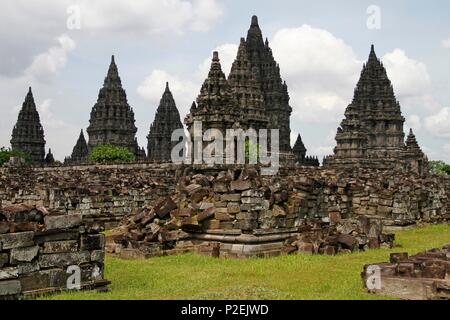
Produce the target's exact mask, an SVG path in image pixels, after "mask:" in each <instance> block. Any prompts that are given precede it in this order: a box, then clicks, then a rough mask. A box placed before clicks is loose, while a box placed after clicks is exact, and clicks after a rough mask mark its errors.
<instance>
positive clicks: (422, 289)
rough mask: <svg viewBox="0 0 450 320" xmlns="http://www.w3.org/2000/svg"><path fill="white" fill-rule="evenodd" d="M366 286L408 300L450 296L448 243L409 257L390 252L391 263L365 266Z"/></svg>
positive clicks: (446, 297) (374, 290)
mask: <svg viewBox="0 0 450 320" xmlns="http://www.w3.org/2000/svg"><path fill="white" fill-rule="evenodd" d="M361 276H362V279H363V282H364V286H365V288H366V289H367V290H368V291H369V292H371V293H376V294H381V295H386V296H391V297H397V298H401V299H407V300H435V299H450V244H448V245H446V246H444V247H443V248H442V249H432V250H429V251H425V252H422V253H419V254H416V255H414V256H411V257H408V253H406V252H405V253H393V254H391V257H390V263H379V264H372V265H366V266H364V271H363V272H362V273H361Z"/></svg>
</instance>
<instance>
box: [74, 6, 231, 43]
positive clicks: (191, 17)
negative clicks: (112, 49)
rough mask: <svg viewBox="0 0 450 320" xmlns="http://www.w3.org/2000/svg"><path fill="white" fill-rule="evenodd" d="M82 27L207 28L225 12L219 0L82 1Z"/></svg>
mask: <svg viewBox="0 0 450 320" xmlns="http://www.w3.org/2000/svg"><path fill="white" fill-rule="evenodd" d="M80 7H81V16H82V28H86V29H90V30H100V31H116V32H120V33H134V32H146V33H149V34H154V35H155V34H163V33H166V32H169V33H177V34H183V33H184V32H185V31H186V30H192V31H208V30H209V29H210V27H211V26H212V25H213V24H214V23H215V22H216V21H217V20H218V19H219V18H220V17H221V16H222V14H223V9H222V7H221V6H220V5H219V4H218V2H217V1H216V0H193V1H187V0H163V1H161V0H134V1H128V0H98V1H88V0H82V1H80Z"/></svg>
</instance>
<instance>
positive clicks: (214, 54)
mask: <svg viewBox="0 0 450 320" xmlns="http://www.w3.org/2000/svg"><path fill="white" fill-rule="evenodd" d="M213 61H219V52H217V51H214V52H213Z"/></svg>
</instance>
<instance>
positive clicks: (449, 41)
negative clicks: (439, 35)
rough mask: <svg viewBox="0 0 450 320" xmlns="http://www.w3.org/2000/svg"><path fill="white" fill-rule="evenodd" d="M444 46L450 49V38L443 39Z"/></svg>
mask: <svg viewBox="0 0 450 320" xmlns="http://www.w3.org/2000/svg"><path fill="white" fill-rule="evenodd" d="M442 46H443V47H444V48H446V49H450V38H448V39H446V40H442Z"/></svg>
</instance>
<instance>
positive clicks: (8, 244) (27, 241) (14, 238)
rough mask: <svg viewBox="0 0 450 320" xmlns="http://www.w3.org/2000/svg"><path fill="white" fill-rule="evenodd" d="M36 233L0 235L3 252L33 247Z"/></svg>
mask: <svg viewBox="0 0 450 320" xmlns="http://www.w3.org/2000/svg"><path fill="white" fill-rule="evenodd" d="M33 237H34V232H31V231H30V232H18V233H7V234H2V235H0V242H1V243H2V247H3V250H6V249H13V248H21V247H28V246H31V245H33Z"/></svg>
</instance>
